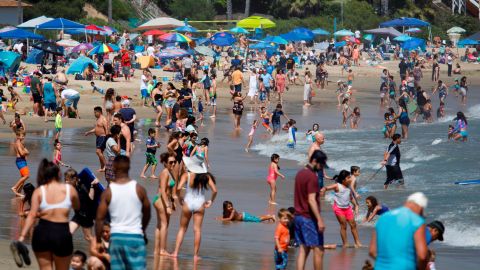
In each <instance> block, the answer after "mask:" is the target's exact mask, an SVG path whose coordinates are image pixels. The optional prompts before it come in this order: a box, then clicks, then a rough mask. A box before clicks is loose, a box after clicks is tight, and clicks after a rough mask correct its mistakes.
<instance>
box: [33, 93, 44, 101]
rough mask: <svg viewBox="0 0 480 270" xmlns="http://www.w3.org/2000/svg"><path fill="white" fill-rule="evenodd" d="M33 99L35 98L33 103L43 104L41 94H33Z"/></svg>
mask: <svg viewBox="0 0 480 270" xmlns="http://www.w3.org/2000/svg"><path fill="white" fill-rule="evenodd" d="M32 98H33V103H41V102H42V96H40V94H35V93H32Z"/></svg>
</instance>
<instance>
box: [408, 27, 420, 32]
mask: <svg viewBox="0 0 480 270" xmlns="http://www.w3.org/2000/svg"><path fill="white" fill-rule="evenodd" d="M421 32H422V29H420V28H418V27H413V28H409V29H407V30H405V33H409V34H415V33H421Z"/></svg>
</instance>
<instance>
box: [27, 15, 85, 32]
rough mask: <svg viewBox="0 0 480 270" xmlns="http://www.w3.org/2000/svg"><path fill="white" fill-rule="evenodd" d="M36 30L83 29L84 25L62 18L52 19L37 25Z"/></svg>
mask: <svg viewBox="0 0 480 270" xmlns="http://www.w3.org/2000/svg"><path fill="white" fill-rule="evenodd" d="M36 28H37V29H49V30H64V29H85V25H83V24H81V23H77V22H74V21H70V20H67V19H64V18H58V19H53V20H51V21H48V22H45V23H42V24H40V25H37V27H36Z"/></svg>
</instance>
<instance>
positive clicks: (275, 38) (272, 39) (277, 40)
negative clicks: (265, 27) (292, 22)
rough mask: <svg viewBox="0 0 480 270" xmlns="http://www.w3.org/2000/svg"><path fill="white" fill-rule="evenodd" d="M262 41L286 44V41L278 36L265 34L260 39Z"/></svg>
mask: <svg viewBox="0 0 480 270" xmlns="http://www.w3.org/2000/svg"><path fill="white" fill-rule="evenodd" d="M262 41H263V42H267V43H275V44H283V45H286V44H288V41H287V40H286V39H284V38H282V37H280V36H267V37H266V38H264V39H263V40H262Z"/></svg>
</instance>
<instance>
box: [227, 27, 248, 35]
mask: <svg viewBox="0 0 480 270" xmlns="http://www.w3.org/2000/svg"><path fill="white" fill-rule="evenodd" d="M228 31H230V32H232V33H235V34H248V31H247V30H245V29H243V28H242V27H234V28H232V29H230V30H228Z"/></svg>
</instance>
